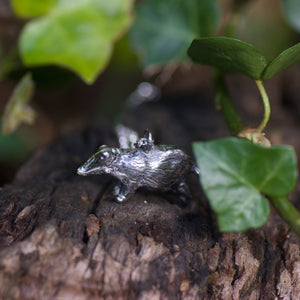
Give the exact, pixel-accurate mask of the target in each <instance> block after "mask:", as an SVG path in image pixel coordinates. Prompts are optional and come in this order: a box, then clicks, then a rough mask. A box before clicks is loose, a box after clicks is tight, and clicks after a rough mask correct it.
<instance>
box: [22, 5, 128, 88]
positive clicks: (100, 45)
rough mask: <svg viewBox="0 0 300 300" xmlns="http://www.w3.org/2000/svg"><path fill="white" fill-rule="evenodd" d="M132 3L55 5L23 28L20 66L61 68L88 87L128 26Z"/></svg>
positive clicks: (103, 66) (106, 61) (102, 67)
mask: <svg viewBox="0 0 300 300" xmlns="http://www.w3.org/2000/svg"><path fill="white" fill-rule="evenodd" d="M24 1H25V0H24ZM31 1H33V0H31ZM34 2H36V1H34ZM132 2H133V0H110V1H106V0H86V1H82V0H72V1H58V2H57V4H56V6H54V7H53V8H52V9H51V10H50V11H49V12H48V14H47V15H45V16H43V17H41V18H39V19H36V20H33V21H31V22H29V23H28V24H27V25H26V26H25V27H24V29H23V31H22V34H21V37H20V52H21V57H22V59H23V61H24V63H25V64H26V65H27V66H39V65H48V64H56V65H60V66H64V67H66V68H69V69H71V70H72V71H75V72H76V73H77V74H79V75H80V76H81V77H82V78H83V80H85V81H86V82H87V83H92V82H93V81H94V80H95V78H96V77H97V75H98V74H99V72H100V71H101V70H103V69H104V68H105V66H106V64H107V63H108V61H109V58H110V56H111V53H112V47H113V43H114V41H115V40H116V39H117V38H118V37H119V36H120V35H121V34H122V33H123V32H124V30H126V29H127V27H128V26H129V25H130V23H131V19H132V16H131V6H132Z"/></svg>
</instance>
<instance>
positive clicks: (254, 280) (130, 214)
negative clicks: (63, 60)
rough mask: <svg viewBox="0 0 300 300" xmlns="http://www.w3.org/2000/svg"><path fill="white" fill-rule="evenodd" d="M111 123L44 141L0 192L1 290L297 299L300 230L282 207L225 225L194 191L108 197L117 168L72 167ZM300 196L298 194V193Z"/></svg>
mask: <svg viewBox="0 0 300 300" xmlns="http://www.w3.org/2000/svg"><path fill="white" fill-rule="evenodd" d="M103 143H105V144H109V145H113V144H116V140H115V139H114V138H113V134H112V132H111V129H110V128H106V127H105V126H101V127H100V129H92V130H88V131H87V132H86V133H84V134H81V135H78V136H75V137H73V138H69V139H67V140H65V141H63V142H61V143H57V144H55V145H52V146H50V147H48V148H45V149H42V150H39V151H38V152H37V153H36V154H35V155H34V156H33V158H32V159H31V160H30V161H29V162H28V163H26V164H25V165H24V166H23V167H22V168H21V169H20V170H19V172H18V174H17V176H16V179H15V180H14V182H12V183H11V184H10V185H8V186H5V187H3V188H2V190H1V192H0V247H1V251H0V296H1V299H300V248H299V245H300V244H299V240H298V239H297V238H296V237H295V236H294V234H293V233H290V232H289V229H288V227H287V226H286V225H285V224H284V223H283V222H282V221H281V219H280V218H279V217H278V216H277V215H276V214H275V213H272V215H271V216H270V218H269V221H268V222H267V224H266V225H265V226H263V227H262V228H260V229H256V230H249V231H248V232H246V233H231V234H221V233H219V232H218V230H217V228H216V226H215V219H214V215H213V214H212V213H211V211H210V209H209V207H208V205H207V202H206V200H205V198H204V196H203V194H202V192H201V188H200V186H199V184H198V181H197V178H194V177H192V178H190V185H191V188H192V194H193V199H192V201H191V203H190V204H189V205H188V206H187V207H179V206H178V205H176V204H174V203H172V201H169V200H168V199H167V198H166V196H165V195H159V194H153V193H141V192H137V193H136V194H135V195H134V196H132V197H131V199H129V200H128V201H127V202H125V203H123V204H119V203H115V202H113V201H112V200H111V199H110V196H109V195H110V193H109V189H110V182H111V180H110V178H108V177H105V176H104V177H99V176H98V177H80V176H78V175H76V173H75V171H76V168H77V167H78V165H79V164H80V163H81V162H83V161H84V160H85V159H86V158H87V157H88V156H89V155H90V153H92V152H93V151H94V150H95V149H96V148H97V147H98V146H99V145H100V144H103ZM294 198H295V199H297V196H295V197H294Z"/></svg>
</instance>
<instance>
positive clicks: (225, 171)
mask: <svg viewBox="0 0 300 300" xmlns="http://www.w3.org/2000/svg"><path fill="white" fill-rule="evenodd" d="M188 55H189V56H190V58H191V59H192V60H193V61H195V62H197V63H200V64H205V65H210V66H213V67H214V68H216V70H217V72H216V78H215V86H216V91H217V105H218V106H219V108H220V110H221V111H222V112H223V114H224V116H225V120H226V122H227V123H228V125H229V128H230V130H231V132H232V134H233V135H236V136H239V137H231V138H224V139H219V140H215V141H209V142H195V143H194V144H193V150H194V153H195V156H196V159H197V163H198V165H199V167H200V170H201V183H202V186H203V189H204V191H205V193H206V195H207V197H208V199H209V201H210V203H211V206H212V208H213V209H214V211H215V212H216V213H217V218H218V224H219V227H220V229H221V230H222V231H242V230H246V229H249V228H253V227H254V228H255V227H258V226H261V225H262V224H264V223H265V221H266V220H267V218H268V215H269V211H270V209H269V202H268V200H269V201H270V202H271V203H272V204H273V206H274V207H275V208H276V209H277V210H278V212H279V213H280V214H281V216H282V217H283V218H284V219H285V220H286V221H287V222H288V223H289V225H290V226H291V227H292V228H293V229H294V230H295V232H296V233H297V234H298V235H299V236H300V214H299V212H298V211H297V210H296V209H295V208H294V206H293V205H292V204H291V203H290V202H289V200H288V199H287V197H286V196H287V195H288V194H289V193H290V192H291V191H292V190H293V189H294V187H295V185H296V182H297V176H298V170H297V160H296V155H295V152H294V150H293V148H292V147H291V146H271V145H270V142H269V141H268V140H267V139H266V137H265V136H264V133H263V130H264V128H265V126H266V125H267V123H268V120H269V117H270V104H269V99H268V96H267V93H266V90H265V89H264V86H263V82H264V81H265V80H268V79H270V78H271V77H273V76H274V75H276V74H277V73H279V72H280V71H282V70H283V69H285V68H287V67H289V66H290V65H292V64H293V63H295V62H297V61H300V44H297V45H295V46H293V47H291V48H289V49H287V50H285V51H283V52H282V53H280V54H279V55H278V56H277V57H276V58H275V59H273V60H272V61H268V60H267V59H266V57H265V56H264V55H263V54H262V53H261V52H260V51H259V50H257V49H256V48H255V47H254V46H252V45H251V44H248V43H245V42H242V41H240V40H237V39H233V38H227V37H208V38H198V39H195V40H194V41H193V42H192V44H191V45H190V47H189V49H188ZM229 72H238V73H242V74H244V75H246V76H248V77H250V78H252V79H253V80H254V81H255V82H256V85H257V87H258V90H259V91H260V94H261V97H262V100H263V103H264V109H265V113H264V117H263V120H262V122H261V123H260V124H259V125H258V126H257V127H255V128H247V127H246V126H245V125H244V124H243V122H242V121H241V119H240V117H239V116H238V114H237V112H236V111H235V109H234V107H233V104H232V102H231V98H230V95H229V93H228V90H227V88H226V85H225V83H224V75H225V74H226V73H229ZM241 137H243V138H241ZM245 138H246V139H245ZM247 139H248V140H247ZM249 140H250V141H249Z"/></svg>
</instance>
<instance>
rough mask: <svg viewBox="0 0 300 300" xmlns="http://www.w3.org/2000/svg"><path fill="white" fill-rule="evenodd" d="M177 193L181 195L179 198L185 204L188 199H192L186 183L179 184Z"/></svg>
mask: <svg viewBox="0 0 300 300" xmlns="http://www.w3.org/2000/svg"><path fill="white" fill-rule="evenodd" d="M177 192H178V193H179V198H180V200H181V201H182V202H183V203H186V201H187V199H190V198H192V195H191V192H190V189H189V187H188V185H187V183H186V182H185V181H181V182H180V183H179V184H178V186H177Z"/></svg>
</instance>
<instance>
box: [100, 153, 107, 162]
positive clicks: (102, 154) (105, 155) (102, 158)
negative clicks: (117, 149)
mask: <svg viewBox="0 0 300 300" xmlns="http://www.w3.org/2000/svg"><path fill="white" fill-rule="evenodd" d="M108 157H109V152H108V151H104V152H103V153H101V156H100V159H101V160H105V159H107V158H108Z"/></svg>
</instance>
